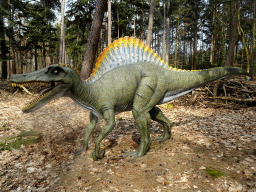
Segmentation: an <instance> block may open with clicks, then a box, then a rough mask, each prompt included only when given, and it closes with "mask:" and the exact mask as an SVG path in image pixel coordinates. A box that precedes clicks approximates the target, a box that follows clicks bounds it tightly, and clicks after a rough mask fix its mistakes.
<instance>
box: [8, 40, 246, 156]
mask: <svg viewBox="0 0 256 192" xmlns="http://www.w3.org/2000/svg"><path fill="white" fill-rule="evenodd" d="M233 74H244V75H248V73H247V72H246V71H245V70H243V69H241V68H214V69H209V70H208V69H207V70H198V71H187V70H180V69H176V68H172V67H168V66H167V65H166V63H165V62H164V61H163V60H161V58H159V57H158V56H157V54H156V53H155V52H154V51H153V50H152V49H150V48H149V47H148V46H146V45H145V44H144V43H142V42H141V41H140V40H138V39H135V38H132V37H124V38H121V39H119V40H116V41H114V42H113V43H112V44H110V45H109V46H108V47H107V48H105V49H104V51H103V52H102V53H101V55H100V56H99V58H98V59H97V62H96V64H95V69H94V70H93V73H92V74H91V76H90V78H88V79H87V80H85V81H81V80H80V76H79V71H78V70H77V69H75V68H73V67H71V66H67V65H51V66H49V67H46V68H43V69H40V70H38V71H35V72H31V73H27V74H20V75H13V76H12V77H11V79H10V81H11V82H12V83H13V86H20V85H27V84H33V83H43V84H49V88H46V89H45V90H43V91H42V92H41V93H40V94H39V95H38V96H37V97H36V98H35V99H33V100H32V101H31V102H29V103H28V104H26V105H25V106H24V107H23V108H22V110H23V112H25V113H28V112H32V111H34V110H36V109H38V108H40V107H42V106H44V105H45V104H47V103H49V102H50V101H52V100H54V99H57V98H58V97H61V96H69V97H71V98H72V99H73V100H74V101H75V102H76V103H78V104H79V105H80V106H81V107H83V108H84V109H86V110H89V111H90V112H91V113H90V123H89V124H88V127H87V130H86V134H85V138H84V139H85V140H84V144H85V149H88V140H89V137H90V135H91V133H92V131H93V129H94V128H95V125H96V123H97V120H98V118H104V120H105V122H106V123H105V126H104V127H103V128H102V131H101V133H100V135H99V136H98V138H97V140H96V143H95V149H94V151H93V152H92V158H93V159H94V160H97V159H100V158H102V157H103V155H104V154H103V153H100V152H99V150H100V142H101V141H102V140H103V139H104V138H105V137H106V135H107V134H108V133H109V132H110V131H111V130H112V129H113V128H114V127H115V124H116V123H115V114H116V113H119V112H123V111H130V110H131V111H132V114H133V117H134V119H135V122H136V125H137V127H138V129H139V132H140V137H141V142H140V146H139V148H138V149H137V151H135V152H132V153H129V155H132V156H134V158H137V157H141V156H143V155H145V154H146V153H147V151H148V150H149V147H150V145H151V138H150V134H149V124H150V120H151V119H152V120H154V121H157V122H159V123H161V124H162V125H163V127H164V131H163V134H162V135H161V136H160V137H159V138H158V139H159V140H160V141H165V140H167V139H170V137H171V131H170V129H171V126H172V122H171V121H170V120H169V119H168V118H167V117H166V116H165V115H164V114H163V113H162V111H161V110H160V109H159V108H158V107H157V106H156V105H159V104H163V103H166V102H169V101H171V100H173V99H176V98H178V97H180V96H183V95H185V94H187V93H189V92H191V91H192V90H194V89H195V88H198V87H200V86H202V85H205V84H207V83H209V82H212V81H215V80H217V79H220V78H223V77H226V76H230V75H233Z"/></svg>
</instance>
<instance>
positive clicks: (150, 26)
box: [146, 0, 155, 46]
mask: <svg viewBox="0 0 256 192" xmlns="http://www.w3.org/2000/svg"><path fill="white" fill-rule="evenodd" d="M154 14H155V0H151V3H150V11H149V22H148V34H147V40H146V44H147V45H148V46H150V43H151V39H152V33H153V22H154Z"/></svg>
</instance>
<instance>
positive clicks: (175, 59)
mask: <svg viewBox="0 0 256 192" xmlns="http://www.w3.org/2000/svg"><path fill="white" fill-rule="evenodd" d="M176 19H177V21H176V36H175V49H174V67H175V68H177V66H178V65H177V63H178V43H179V29H180V18H179V16H178V15H176Z"/></svg>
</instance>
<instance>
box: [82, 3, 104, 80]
mask: <svg viewBox="0 0 256 192" xmlns="http://www.w3.org/2000/svg"><path fill="white" fill-rule="evenodd" d="M106 5H107V0H98V1H97V4H96V8H95V12H94V14H93V20H92V26H91V30H90V32H89V37H88V42H87V46H86V52H85V55H84V60H83V63H82V69H81V79H83V80H85V79H87V78H88V77H89V76H90V74H91V72H92V70H93V63H94V61H95V56H96V49H97V44H98V40H99V37H100V31H101V25H102V21H103V16H104V12H105V10H106Z"/></svg>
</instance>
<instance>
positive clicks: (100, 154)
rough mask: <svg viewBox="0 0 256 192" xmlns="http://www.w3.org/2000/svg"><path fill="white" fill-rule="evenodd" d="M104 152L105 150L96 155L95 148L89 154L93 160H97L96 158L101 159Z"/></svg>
mask: <svg viewBox="0 0 256 192" xmlns="http://www.w3.org/2000/svg"><path fill="white" fill-rule="evenodd" d="M104 154H105V151H103V153H99V154H98V155H96V152H95V150H94V151H93V152H92V154H91V158H92V159H93V160H94V161H97V160H98V159H102V158H103V157H104Z"/></svg>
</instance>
